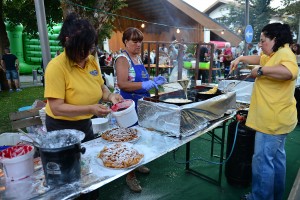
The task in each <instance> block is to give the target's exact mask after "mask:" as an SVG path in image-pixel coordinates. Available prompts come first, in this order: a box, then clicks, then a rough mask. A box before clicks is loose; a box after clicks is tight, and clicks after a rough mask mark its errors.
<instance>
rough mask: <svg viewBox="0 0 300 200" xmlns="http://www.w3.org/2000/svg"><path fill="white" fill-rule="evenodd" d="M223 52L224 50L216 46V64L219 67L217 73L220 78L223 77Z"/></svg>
mask: <svg viewBox="0 0 300 200" xmlns="http://www.w3.org/2000/svg"><path fill="white" fill-rule="evenodd" d="M221 54H222V50H221V49H218V48H216V51H215V55H214V58H215V66H216V68H217V69H218V70H217V74H218V76H219V78H221V63H220V60H221Z"/></svg>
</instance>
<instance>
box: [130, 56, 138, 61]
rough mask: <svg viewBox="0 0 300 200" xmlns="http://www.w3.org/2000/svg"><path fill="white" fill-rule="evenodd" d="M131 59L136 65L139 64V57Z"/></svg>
mask: <svg viewBox="0 0 300 200" xmlns="http://www.w3.org/2000/svg"><path fill="white" fill-rule="evenodd" d="M131 59H132V60H133V62H134V63H139V59H138V57H137V56H136V57H135V58H133V57H132V58H131Z"/></svg>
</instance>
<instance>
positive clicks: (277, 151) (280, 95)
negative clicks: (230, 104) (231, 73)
mask: <svg viewBox="0 0 300 200" xmlns="http://www.w3.org/2000/svg"><path fill="white" fill-rule="evenodd" d="M290 44H292V32H291V30H290V27H289V25H287V24H281V23H272V24H268V25H266V26H265V27H264V28H263V29H262V31H261V36H260V42H259V47H261V49H262V54H261V55H252V56H241V57H238V58H236V59H235V60H234V61H233V62H232V63H231V69H235V68H236V67H237V65H238V63H239V62H245V63H248V64H252V65H260V66H258V67H256V68H254V69H253V70H252V71H251V76H252V77H253V78H256V79H255V83H254V86H253V91H252V97H251V102H250V108H249V114H248V117H247V121H246V125H247V126H248V127H250V128H252V129H254V130H256V135H255V147H254V155H253V158H252V192H251V193H250V194H247V195H245V196H244V197H243V198H242V199H255V200H256V199H259V200H260V199H261V200H262V199H278V200H279V199H283V194H284V189H285V174H286V154H285V149H284V145H285V140H286V136H287V134H288V133H289V132H291V131H292V130H293V129H294V128H295V126H296V125H297V109H296V100H295V98H294V91H295V84H296V79H297V75H298V66H297V63H296V58H295V55H294V54H293V52H292V51H291V49H290V47H289V45H290Z"/></svg>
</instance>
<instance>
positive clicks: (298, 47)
mask: <svg viewBox="0 0 300 200" xmlns="http://www.w3.org/2000/svg"><path fill="white" fill-rule="evenodd" d="M291 49H292V51H293V53H294V54H295V55H296V58H297V63H298V67H300V44H297V43H294V44H292V45H291Z"/></svg>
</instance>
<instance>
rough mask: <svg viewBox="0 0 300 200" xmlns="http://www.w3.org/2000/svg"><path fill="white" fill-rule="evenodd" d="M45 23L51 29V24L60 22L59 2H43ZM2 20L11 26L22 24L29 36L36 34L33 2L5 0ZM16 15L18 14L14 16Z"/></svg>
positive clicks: (56, 0) (47, 0)
mask: <svg viewBox="0 0 300 200" xmlns="http://www.w3.org/2000/svg"><path fill="white" fill-rule="evenodd" d="M44 5H45V10H46V11H45V13H46V21H47V24H48V25H49V26H50V27H52V26H53V23H59V22H61V21H62V10H61V9H60V1H59V0H54V1H53V0H44ZM3 11H4V13H3V14H4V20H5V21H9V22H10V23H11V24H12V25H16V24H22V25H23V26H24V30H25V31H26V32H27V33H28V34H29V35H36V33H37V32H38V27H37V19H36V12H35V5H34V1H33V0H5V1H4V2H3ZM16 13H18V14H16Z"/></svg>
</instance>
